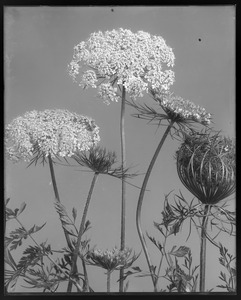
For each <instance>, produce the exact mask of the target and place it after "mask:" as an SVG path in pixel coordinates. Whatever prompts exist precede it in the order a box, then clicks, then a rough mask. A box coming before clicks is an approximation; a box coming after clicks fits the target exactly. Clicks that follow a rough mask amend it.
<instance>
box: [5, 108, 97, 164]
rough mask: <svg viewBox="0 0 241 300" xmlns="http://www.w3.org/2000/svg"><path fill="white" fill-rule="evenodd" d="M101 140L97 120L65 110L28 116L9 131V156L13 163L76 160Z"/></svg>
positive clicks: (19, 118)
mask: <svg viewBox="0 0 241 300" xmlns="http://www.w3.org/2000/svg"><path fill="white" fill-rule="evenodd" d="M99 140H100V137H99V127H98V126H97V125H96V124H95V122H94V120H93V119H91V118H89V117H85V116H81V115H78V114H76V113H71V112H69V111H68V110H62V109H56V110H51V109H50V110H48V109H47V110H44V111H40V112H38V111H31V112H27V113H25V114H24V115H23V116H19V117H17V118H16V119H14V120H13V121H12V122H11V123H10V124H9V125H7V127H6V131H5V143H6V152H7V155H8V158H9V159H10V160H13V161H19V160H24V161H30V159H31V158H32V157H33V156H35V158H34V159H35V160H38V158H40V157H42V158H43V160H44V159H45V157H47V156H49V155H50V156H58V157H66V156H72V155H73V154H74V152H75V151H76V150H79V151H84V150H88V149H90V147H92V146H93V145H96V144H97V143H98V142H99Z"/></svg>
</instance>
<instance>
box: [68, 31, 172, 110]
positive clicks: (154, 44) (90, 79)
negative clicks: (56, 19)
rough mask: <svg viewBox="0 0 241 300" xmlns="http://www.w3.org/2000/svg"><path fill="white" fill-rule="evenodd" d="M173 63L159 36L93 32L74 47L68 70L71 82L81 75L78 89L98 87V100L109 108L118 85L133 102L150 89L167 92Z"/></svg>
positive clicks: (170, 51)
mask: <svg viewBox="0 0 241 300" xmlns="http://www.w3.org/2000/svg"><path fill="white" fill-rule="evenodd" d="M174 59H175V57H174V54H173V51H172V49H171V48H170V47H168V46H167V44H166V42H165V40H164V39H163V38H162V37H161V36H155V35H151V34H149V33H147V32H144V31H138V32H137V33H133V32H132V31H130V30H128V29H123V28H120V29H118V30H115V29H114V30H112V31H105V32H102V31H99V32H94V33H92V34H91V35H90V37H89V38H88V39H87V40H86V41H82V42H80V43H79V44H78V45H76V46H75V47H74V55H73V59H72V61H71V63H70V64H69V66H68V68H69V74H70V76H72V77H73V79H74V81H77V76H78V75H80V73H81V75H80V83H79V84H80V86H82V87H84V88H86V87H92V88H97V87H98V90H99V94H98V95H99V97H100V98H102V99H104V102H105V103H107V104H109V103H110V101H118V100H119V99H120V95H118V93H117V87H116V86H120V85H123V86H124V87H125V89H126V91H127V93H129V95H130V97H131V98H132V99H136V98H137V97H142V96H143V92H148V88H149V87H152V88H159V89H161V90H168V89H169V87H170V86H171V85H172V84H173V82H174V72H173V71H172V70H171V69H169V68H170V67H173V66H174ZM83 66H85V68H84V69H83V71H82V72H81V68H82V67H83ZM115 85H116V86H115Z"/></svg>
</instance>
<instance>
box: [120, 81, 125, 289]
mask: <svg viewBox="0 0 241 300" xmlns="http://www.w3.org/2000/svg"><path fill="white" fill-rule="evenodd" d="M125 95H126V90H125V87H124V86H122V102H121V117H120V137H121V169H122V181H121V184H122V189H121V192H122V193H121V247H120V249H121V250H124V249H125V217H126V182H125V175H124V169H125V166H126V146H125V129H124V121H125V119H124V116H125V97H126V96H125ZM123 276H124V269H123V268H121V269H120V282H119V291H120V292H123V291H124V280H123Z"/></svg>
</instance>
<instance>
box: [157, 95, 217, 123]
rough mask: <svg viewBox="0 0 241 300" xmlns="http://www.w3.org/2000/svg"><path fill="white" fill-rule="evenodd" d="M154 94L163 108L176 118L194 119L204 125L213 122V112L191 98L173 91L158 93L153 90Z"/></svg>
mask: <svg viewBox="0 0 241 300" xmlns="http://www.w3.org/2000/svg"><path fill="white" fill-rule="evenodd" d="M152 94H153V95H154V98H155V100H156V101H158V102H159V104H160V105H161V107H162V108H163V110H164V111H165V112H166V113H167V114H168V115H170V116H172V117H174V118H179V119H180V120H192V121H194V122H198V123H201V124H203V125H208V124H210V122H211V114H210V113H207V112H206V110H205V108H203V107H201V106H199V105H196V104H194V103H193V102H192V101H190V100H186V99H183V98H182V97H180V96H176V95H174V94H172V93H164V94H161V93H159V94H158V93H155V92H154V91H152Z"/></svg>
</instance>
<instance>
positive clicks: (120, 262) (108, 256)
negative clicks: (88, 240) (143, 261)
mask: <svg viewBox="0 0 241 300" xmlns="http://www.w3.org/2000/svg"><path fill="white" fill-rule="evenodd" d="M131 252H132V250H131V249H129V248H125V249H124V250H120V249H118V248H116V247H115V248H113V249H112V250H106V251H102V250H100V249H93V250H90V251H89V252H88V253H87V255H86V259H87V263H89V264H90V265H95V266H98V267H101V268H103V269H106V270H107V271H109V272H112V271H114V270H119V269H120V268H124V269H126V268H129V267H130V266H131V265H132V263H133V262H134V261H135V260H136V259H137V257H138V256H136V255H135V254H134V255H133V257H130V256H131Z"/></svg>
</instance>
